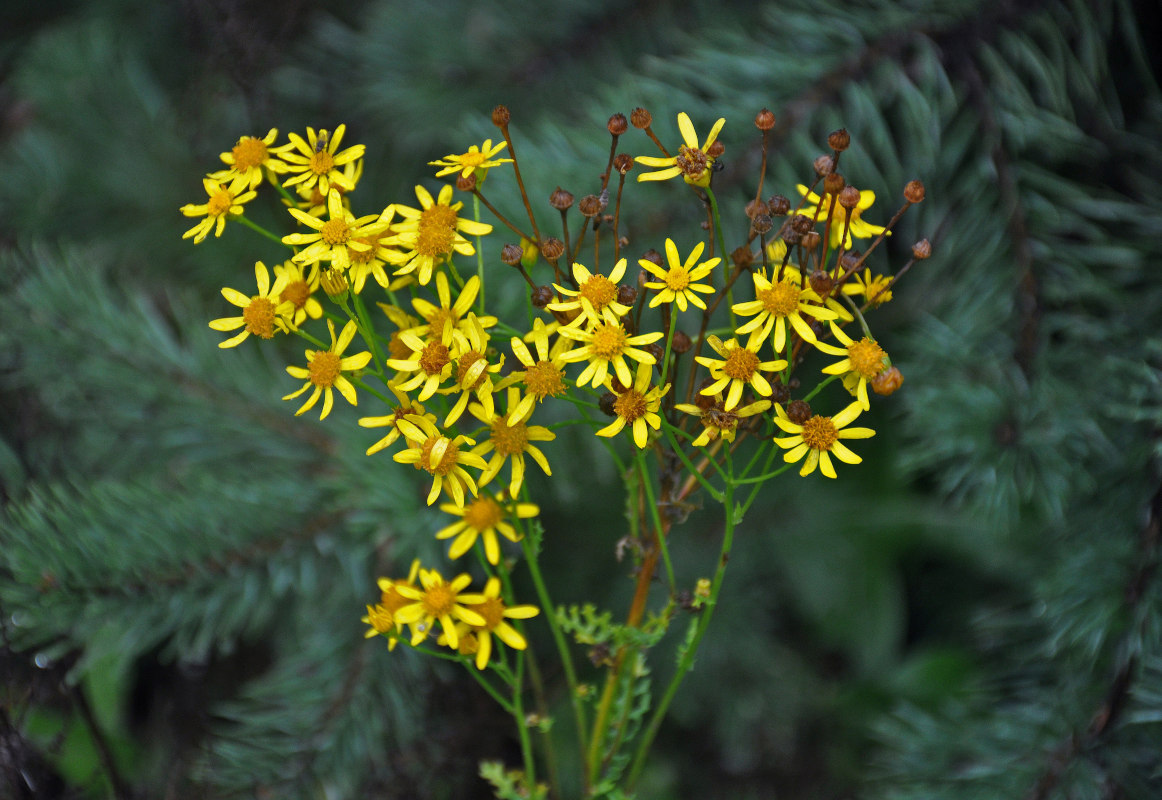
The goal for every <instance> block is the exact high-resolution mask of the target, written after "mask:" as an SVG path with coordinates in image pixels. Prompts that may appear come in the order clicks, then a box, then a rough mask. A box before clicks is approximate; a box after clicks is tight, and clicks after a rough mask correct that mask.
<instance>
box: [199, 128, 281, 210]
mask: <svg viewBox="0 0 1162 800" xmlns="http://www.w3.org/2000/svg"><path fill="white" fill-rule="evenodd" d="M277 137H278V128H271V129H270V131H269V132H268V133H267V134H266V136H264V137H262V138H261V139H259V138H258V137H257V136H243V137H241V138H240V139H239V140H238V144H236V145H234V147H233V148H232V149H231V150H230V152H229V153H222V154H221V155H219V156H218V157H219V158H221V159H222V163H224V164H226V166H227V167H229V169H224V170H221V171H219V172H215V173H212V174H211V175H210V177H211V178H213V179H214V180H217V181H220V182H222V183H225V182H227V181H229V183H230V191H232V192H234V193H236V194H237V193H238V192H242V191H245V190H247V189H256V188H258V186H259V184H261V183H262V177H263V172H262V170H263V168H266V169H268V170H270V171H271V172H278V173H281V172H286V164H284V163H283V162H281V161H279V160H278V159H277V158H275V157H274V150H273V148H271V145H272V144H274V140H275V139H276V138H277Z"/></svg>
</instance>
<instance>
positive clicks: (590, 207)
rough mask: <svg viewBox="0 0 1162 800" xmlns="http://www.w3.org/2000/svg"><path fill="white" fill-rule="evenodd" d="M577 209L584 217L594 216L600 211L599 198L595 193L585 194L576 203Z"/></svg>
mask: <svg viewBox="0 0 1162 800" xmlns="http://www.w3.org/2000/svg"><path fill="white" fill-rule="evenodd" d="M577 210H578V211H580V212H581V215H582V216H585V217H590V218H592V217H596V216H597V215H598V214H600V213H601V198H599V197H598V196H597V195H595V194H587V195H585V196H584V197H582V198H581V202H580V203H578V204H577Z"/></svg>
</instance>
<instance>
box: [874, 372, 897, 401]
mask: <svg viewBox="0 0 1162 800" xmlns="http://www.w3.org/2000/svg"><path fill="white" fill-rule="evenodd" d="M903 383H904V376H903V375H902V374H901V373H900V371H899V370H898V369H896V368H895V367H888V368H887V369H885V370H884V371H883V372H881V373H880V374H879V375H876V376H875V377H874V378H872V379H871V387H872V391H873V392H875V393H876V394H879V395H883V396H884V397H887V396H888V395H890V394H892V393H893V392H895V391H896V390H897V389H899V388H900V386H901V385H903Z"/></svg>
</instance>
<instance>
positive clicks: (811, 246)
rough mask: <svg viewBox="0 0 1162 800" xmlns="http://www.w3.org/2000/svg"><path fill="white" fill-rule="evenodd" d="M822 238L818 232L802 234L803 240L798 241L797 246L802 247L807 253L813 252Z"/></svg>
mask: <svg viewBox="0 0 1162 800" xmlns="http://www.w3.org/2000/svg"><path fill="white" fill-rule="evenodd" d="M822 238H823V237H822V236H820V235H819V231H807V232H806V233H804V234H803V238H802V239H800V240H799V244H801V245H803V247H804V248H805V249H806V250H807V252H814V250H815V248H816V247H818V246H819V242H820V241H821V240H822Z"/></svg>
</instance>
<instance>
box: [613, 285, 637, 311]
mask: <svg viewBox="0 0 1162 800" xmlns="http://www.w3.org/2000/svg"><path fill="white" fill-rule="evenodd" d="M635 300H637V289H636V288H635V287H633V286H630V285H629V284H625V283H621V284H618V286H617V302H619V303H621V304H622V305H623V306H632V305H633V304H634V301H635Z"/></svg>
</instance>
